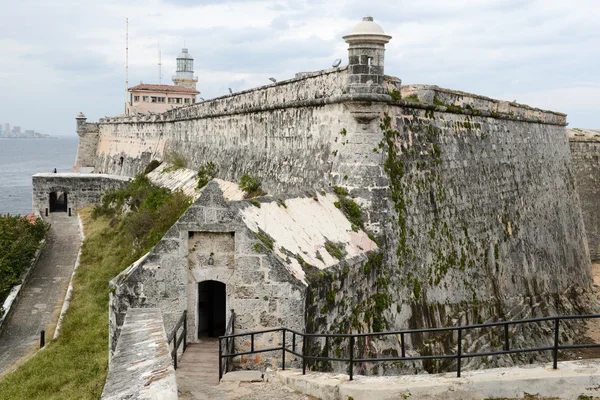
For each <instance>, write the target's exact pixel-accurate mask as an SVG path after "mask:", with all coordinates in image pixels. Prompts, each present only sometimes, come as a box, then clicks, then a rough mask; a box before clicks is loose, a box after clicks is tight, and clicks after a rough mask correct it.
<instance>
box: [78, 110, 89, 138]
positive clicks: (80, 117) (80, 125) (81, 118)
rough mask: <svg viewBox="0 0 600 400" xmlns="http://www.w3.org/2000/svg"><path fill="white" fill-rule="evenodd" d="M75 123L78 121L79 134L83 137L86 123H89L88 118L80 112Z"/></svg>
mask: <svg viewBox="0 0 600 400" xmlns="http://www.w3.org/2000/svg"><path fill="white" fill-rule="evenodd" d="M75 121H77V134H78V135H79V137H82V136H83V135H84V134H85V132H86V127H85V121H87V117H86V116H85V115H83V113H82V112H80V113H79V114H77V116H76V117H75Z"/></svg>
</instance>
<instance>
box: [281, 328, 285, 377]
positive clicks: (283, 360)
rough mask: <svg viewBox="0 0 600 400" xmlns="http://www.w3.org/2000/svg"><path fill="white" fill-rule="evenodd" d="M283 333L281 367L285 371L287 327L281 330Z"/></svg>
mask: <svg viewBox="0 0 600 400" xmlns="http://www.w3.org/2000/svg"><path fill="white" fill-rule="evenodd" d="M281 332H282V333H283V341H282V343H281V369H282V370H284V371H285V328H283V330H282V331H281Z"/></svg>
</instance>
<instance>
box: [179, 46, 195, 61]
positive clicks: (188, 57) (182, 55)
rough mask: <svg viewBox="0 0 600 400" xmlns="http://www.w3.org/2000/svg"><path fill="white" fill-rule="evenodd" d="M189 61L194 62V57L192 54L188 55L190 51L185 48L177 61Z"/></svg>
mask: <svg viewBox="0 0 600 400" xmlns="http://www.w3.org/2000/svg"><path fill="white" fill-rule="evenodd" d="M180 58H183V59H189V60H193V59H194V57H192V55H191V54H190V53H188V49H186V48H185V47H184V48H183V49H181V53H179V56H178V57H177V59H180Z"/></svg>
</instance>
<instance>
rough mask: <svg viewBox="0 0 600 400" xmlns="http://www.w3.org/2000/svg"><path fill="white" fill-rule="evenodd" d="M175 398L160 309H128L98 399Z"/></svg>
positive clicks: (167, 399)
mask: <svg viewBox="0 0 600 400" xmlns="http://www.w3.org/2000/svg"><path fill="white" fill-rule="evenodd" d="M177 398H178V397H177V380H176V377H175V370H174V369H173V365H172V362H171V356H170V354H169V345H168V343H167V334H166V332H165V329H164V327H163V318H162V313H161V311H160V309H156V308H143V309H142V308H130V309H129V310H128V311H127V316H126V317H125V323H124V324H123V328H122V330H121V336H120V337H119V343H118V345H117V349H116V352H115V354H114V356H113V357H112V359H111V364H110V368H109V370H108V376H107V378H106V384H105V385H104V390H103V391H102V397H101V399H103V400H117V399H119V400H120V399H131V400H134V399H164V400H169V399H173V400H176V399H177Z"/></svg>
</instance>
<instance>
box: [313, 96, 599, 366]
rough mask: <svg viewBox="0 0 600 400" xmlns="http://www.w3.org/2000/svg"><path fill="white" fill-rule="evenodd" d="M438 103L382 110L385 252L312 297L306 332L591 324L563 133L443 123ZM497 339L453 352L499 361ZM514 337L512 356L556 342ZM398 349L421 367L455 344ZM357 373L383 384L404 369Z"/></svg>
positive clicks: (526, 332)
mask: <svg viewBox="0 0 600 400" xmlns="http://www.w3.org/2000/svg"><path fill="white" fill-rule="evenodd" d="M432 100H433V99H432ZM437 101H438V102H439V103H440V104H438V105H437V106H429V105H426V104H408V103H403V104H404V105H403V106H400V105H397V106H390V107H388V108H385V109H384V110H383V111H384V112H383V114H382V119H381V120H380V122H381V123H382V126H381V127H380V141H381V144H380V145H378V146H376V149H374V151H376V152H377V154H380V155H381V157H382V164H383V168H384V169H385V174H386V175H387V179H389V181H388V182H389V192H388V193H387V196H386V197H385V199H387V201H388V202H389V203H388V204H387V205H386V206H385V209H386V210H387V211H388V213H389V214H388V215H389V219H388V220H387V223H386V224H385V227H384V234H383V235H381V236H380V238H381V240H382V241H383V243H384V244H385V252H384V254H383V255H382V258H381V259H379V258H378V257H375V256H373V257H371V260H369V261H367V262H363V264H362V265H359V267H358V268H357V267H356V266H353V267H352V266H350V267H349V268H347V269H346V268H343V267H342V268H339V269H338V270H337V271H332V272H331V274H330V275H328V276H326V277H324V278H323V280H322V281H321V282H316V283H315V282H313V283H312V284H311V285H310V290H309V303H308V304H310V305H311V308H310V309H309V311H308V323H309V324H308V329H309V330H310V331H316V332H338V333H340V330H343V331H345V332H347V331H350V330H353V331H359V332H368V331H381V330H394V329H407V328H422V327H441V326H451V325H465V324H476V323H482V322H486V321H491V320H504V319H525V318H528V317H535V316H542V315H543V316H546V315H554V314H573V313H575V314H576V313H585V312H589V311H591V307H592V305H593V303H592V301H591V299H590V297H588V296H587V295H586V293H591V267H590V262H589V254H588V251H587V247H586V244H585V233H584V231H583V224H582V214H581V208H580V206H579V199H578V195H577V191H576V190H575V182H574V177H573V173H572V161H571V155H570V152H569V146H568V142H567V138H566V135H565V128H564V127H563V126H561V125H554V124H543V123H538V122H527V121H522V120H521V121H520V120H516V119H517V118H524V117H514V118H512V119H511V116H510V115H505V116H504V119H500V118H499V116H498V115H496V116H495V117H492V116H491V115H490V116H487V117H483V116H481V113H480V112H477V111H475V112H471V111H469V110H468V109H467V110H466V113H464V111H465V109H458V108H454V109H453V110H452V111H454V112H448V108H450V107H448V106H447V105H442V104H441V103H442V100H441V99H439V98H438V100H437ZM442 107H443V108H442ZM442 110H443V111H442ZM474 114H475V115H474ZM386 115H387V116H389V119H388V118H386ZM541 118H542V119H543V118H546V116H542V117H541ZM551 122H554V123H556V122H557V121H551ZM558 122H559V121H558ZM350 193H351V194H353V192H352V191H351V192H350ZM313 288H316V289H313ZM328 294H329V295H328ZM334 296H335V297H334ZM333 298H335V301H331V299H333ZM563 332H564V336H563V337H562V338H563V340H569V339H572V338H573V337H574V336H575V331H574V330H573V329H571V328H570V327H565V328H564V331H563ZM500 334H501V332H500V331H498V332H492V333H482V332H469V336H468V337H467V338H466V339H465V340H466V342H465V343H463V346H464V347H463V348H464V349H468V350H467V351H472V350H482V349H486V348H494V349H499V346H501V345H494V343H501V340H498V337H499V336H500ZM511 335H513V338H514V340H515V342H516V341H519V343H520V345H544V343H550V342H551V340H552V338H551V337H550V335H548V334H547V332H546V327H545V326H539V325H534V326H532V325H530V326H525V327H522V328H514V329H513V330H512V331H511ZM408 341H409V344H410V345H409V347H410V351H411V352H418V353H420V354H431V353H437V354H440V353H444V352H447V351H450V352H451V351H452V349H454V348H455V346H456V337H452V336H450V337H447V336H446V337H444V336H443V335H442V336H440V335H437V336H436V335H429V336H428V335H413V336H411V337H410V338H409V339H408ZM338 345H340V346H341V347H340V351H341V350H342V349H343V344H338ZM357 346H358V347H359V348H358V349H357V351H359V353H361V354H368V353H369V352H373V353H377V354H398V353H399V350H400V347H399V346H400V344H399V341H398V339H397V338H396V337H391V338H388V340H385V341H382V342H379V343H376V342H374V343H373V344H372V345H369V344H365V343H362V347H361V344H360V343H359V344H358V345H357ZM316 351H322V349H321V348H318V349H317V350H316ZM333 351H335V348H334V349H333ZM521 359H522V360H526V359H527V358H525V357H522V358H521ZM473 362H474V363H481V362H482V361H481V360H480V359H479V360H475V361H473ZM489 362H490V363H500V364H502V363H512V362H514V359H510V358H495V359H492V360H490V361H489ZM440 366H441V365H440V364H435V365H434V363H425V365H421V364H416V365H412V366H404V367H408V368H409V369H411V368H419V367H425V368H427V369H429V370H431V371H433V370H435V369H436V368H439V367H440ZM342 367H343V366H340V368H342ZM364 368H367V369H371V368H375V370H376V371H377V370H378V371H379V373H383V372H384V371H383V370H382V368H395V369H398V368H402V367H400V366H393V367H392V366H390V365H387V366H377V367H373V366H369V365H367V366H365V367H364Z"/></svg>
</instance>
